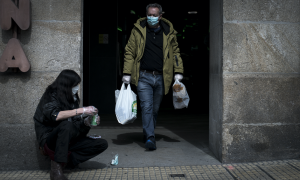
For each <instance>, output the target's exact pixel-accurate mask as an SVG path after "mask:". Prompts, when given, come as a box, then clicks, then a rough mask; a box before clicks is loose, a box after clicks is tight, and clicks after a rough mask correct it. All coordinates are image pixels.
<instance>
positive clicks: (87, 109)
mask: <svg viewBox="0 0 300 180" xmlns="http://www.w3.org/2000/svg"><path fill="white" fill-rule="evenodd" d="M84 114H87V115H92V116H93V115H96V114H98V109H97V108H95V107H94V106H88V107H83V113H82V115H84Z"/></svg>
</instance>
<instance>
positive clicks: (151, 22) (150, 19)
mask: <svg viewBox="0 0 300 180" xmlns="http://www.w3.org/2000/svg"><path fill="white" fill-rule="evenodd" d="M147 22H148V24H149V25H150V26H155V25H157V23H158V22H159V21H158V17H154V16H147Z"/></svg>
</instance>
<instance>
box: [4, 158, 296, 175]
mask: <svg viewBox="0 0 300 180" xmlns="http://www.w3.org/2000/svg"><path fill="white" fill-rule="evenodd" d="M65 174H66V175H67V177H68V178H69V179H70V180H82V179H87V180H96V179H97V180H98V179H107V180H124V179H128V180H130V179H132V180H135V179H142V180H152V179H155V180H158V179H161V180H164V179H168V180H171V179H178V180H179V179H180V180H181V179H218V180H223V179H224V180H226V179H232V180H242V179H247V180H248V179H252V180H256V179H271V180H274V179H276V180H283V179H293V180H300V160H299V159H292V160H282V161H265V162H255V163H238V164H223V165H201V166H175V167H142V168H118V167H117V166H115V167H114V168H103V169H76V170H73V171H69V172H65ZM174 175H175V176H184V177H172V176H174ZM25 179H27V180H31V179H36V180H42V179H50V178H49V171H42V170H40V171H27V170H24V171H0V180H25Z"/></svg>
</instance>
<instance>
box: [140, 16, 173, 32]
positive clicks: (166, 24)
mask: <svg viewBox="0 0 300 180" xmlns="http://www.w3.org/2000/svg"><path fill="white" fill-rule="evenodd" d="M159 23H160V26H162V28H163V30H164V33H165V35H169V33H171V34H174V35H175V34H177V31H176V30H175V29H174V28H173V24H172V23H171V22H170V21H169V20H167V19H165V18H161V19H160V21H159ZM135 25H136V26H137V27H141V28H143V29H144V28H145V26H146V25H147V17H143V18H140V19H138V20H137V21H136V23H135Z"/></svg>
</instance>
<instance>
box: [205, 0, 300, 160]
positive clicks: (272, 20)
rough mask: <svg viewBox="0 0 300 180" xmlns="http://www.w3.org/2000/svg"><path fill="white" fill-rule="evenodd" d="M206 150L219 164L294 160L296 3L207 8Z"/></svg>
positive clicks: (298, 112) (298, 52) (254, 0)
mask: <svg viewBox="0 0 300 180" xmlns="http://www.w3.org/2000/svg"><path fill="white" fill-rule="evenodd" d="M210 2H211V3H210V5H211V6H210V10H211V11H210V28H211V30H210V31H211V33H210V37H211V39H210V43H211V48H210V49H211V52H210V53H211V54H210V114H209V115H210V149H211V150H213V152H214V154H215V155H216V157H217V158H218V159H219V160H220V161H221V162H224V163H229V162H245V161H259V160H274V159H288V158H295V157H299V155H300V151H299V150H300V139H299V138H300V131H299V130H300V90H299V89H300V75H299V73H300V1H299V0H287V1H281V0H262V1H258V0H223V1H222V0H211V1H210Z"/></svg>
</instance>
